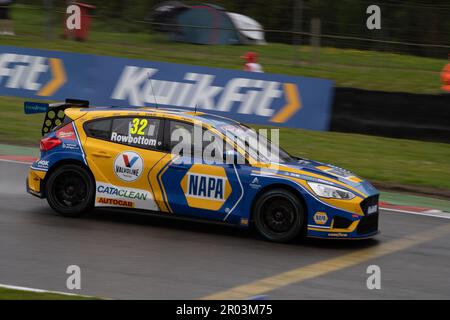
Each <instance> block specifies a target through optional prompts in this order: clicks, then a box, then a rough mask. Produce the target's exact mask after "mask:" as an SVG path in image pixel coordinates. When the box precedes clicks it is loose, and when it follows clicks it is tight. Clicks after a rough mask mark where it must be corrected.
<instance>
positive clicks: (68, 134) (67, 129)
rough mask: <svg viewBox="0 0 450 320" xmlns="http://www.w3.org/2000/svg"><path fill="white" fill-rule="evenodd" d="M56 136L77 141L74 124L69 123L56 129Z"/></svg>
mask: <svg viewBox="0 0 450 320" xmlns="http://www.w3.org/2000/svg"><path fill="white" fill-rule="evenodd" d="M56 136H57V137H58V138H60V139H64V140H73V141H75V140H76V139H77V137H76V135H75V131H74V130H73V126H71V125H68V126H64V127H62V128H61V129H59V130H57V131H56Z"/></svg>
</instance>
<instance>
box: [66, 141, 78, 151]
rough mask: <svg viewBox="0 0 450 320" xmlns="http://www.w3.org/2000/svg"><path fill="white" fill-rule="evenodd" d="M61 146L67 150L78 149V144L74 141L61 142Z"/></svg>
mask: <svg viewBox="0 0 450 320" xmlns="http://www.w3.org/2000/svg"><path fill="white" fill-rule="evenodd" d="M62 147H63V149H67V150H78V149H79V147H78V145H77V144H75V143H66V142H63V144H62Z"/></svg>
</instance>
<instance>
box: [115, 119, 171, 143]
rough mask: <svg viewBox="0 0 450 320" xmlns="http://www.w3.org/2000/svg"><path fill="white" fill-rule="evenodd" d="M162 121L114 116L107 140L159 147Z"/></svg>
mask: <svg viewBox="0 0 450 320" xmlns="http://www.w3.org/2000/svg"><path fill="white" fill-rule="evenodd" d="M161 124H162V121H161V120H159V119H154V118H147V117H134V118H133V117H130V118H114V119H113V124H112V130H111V135H110V137H109V140H110V141H111V142H116V143H120V144H126V145H129V146H133V147H138V148H143V149H159V148H161V146H162V141H161V133H162V129H161Z"/></svg>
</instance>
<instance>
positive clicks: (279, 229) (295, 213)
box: [253, 189, 305, 242]
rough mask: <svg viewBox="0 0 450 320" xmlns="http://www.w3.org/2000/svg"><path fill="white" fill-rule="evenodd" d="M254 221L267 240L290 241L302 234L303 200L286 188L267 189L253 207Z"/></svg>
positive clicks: (303, 219) (303, 220)
mask: <svg viewBox="0 0 450 320" xmlns="http://www.w3.org/2000/svg"><path fill="white" fill-rule="evenodd" d="M253 221H254V225H255V227H256V229H257V230H258V232H259V233H260V234H261V235H262V236H263V237H264V238H266V239H267V240H270V241H274V242H289V241H291V240H293V239H294V238H296V237H297V236H299V235H300V233H301V232H302V230H303V227H304V223H305V211H304V207H303V205H302V203H301V201H300V200H299V199H298V197H297V196H296V195H295V194H293V193H292V192H290V191H288V190H285V189H274V190H269V191H266V192H265V193H264V194H262V195H261V196H260V197H259V198H258V199H257V201H256V203H255V205H254V207H253Z"/></svg>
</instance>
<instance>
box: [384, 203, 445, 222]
mask: <svg viewBox="0 0 450 320" xmlns="http://www.w3.org/2000/svg"><path fill="white" fill-rule="evenodd" d="M380 210H383V211H391V212H392V213H408V214H415V215H418V216H427V217H434V218H441V219H450V213H447V212H443V211H438V210H436V211H435V210H428V211H424V212H414V211H407V210H400V209H391V208H385V207H381V206H380Z"/></svg>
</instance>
